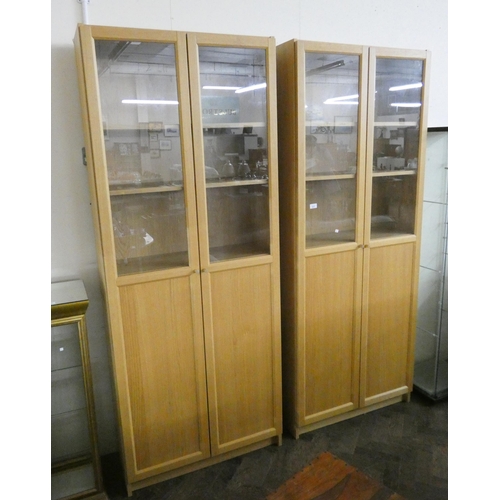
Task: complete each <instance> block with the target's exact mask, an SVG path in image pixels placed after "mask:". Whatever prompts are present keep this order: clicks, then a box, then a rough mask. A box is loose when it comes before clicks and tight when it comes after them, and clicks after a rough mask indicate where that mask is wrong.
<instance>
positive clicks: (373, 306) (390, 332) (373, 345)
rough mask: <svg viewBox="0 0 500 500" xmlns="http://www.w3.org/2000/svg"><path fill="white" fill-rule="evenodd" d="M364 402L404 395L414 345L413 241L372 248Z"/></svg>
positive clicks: (363, 374) (364, 353)
mask: <svg viewBox="0 0 500 500" xmlns="http://www.w3.org/2000/svg"><path fill="white" fill-rule="evenodd" d="M368 252H369V257H368V258H369V285H368V307H367V318H366V330H365V332H364V334H365V337H364V339H363V340H364V350H363V351H362V355H363V360H362V364H363V371H362V389H361V405H362V406H366V405H369V404H373V403H377V402H379V401H383V400H384V399H389V398H391V397H396V396H400V395H402V394H406V393H408V392H409V391H410V390H411V387H410V386H409V372H410V369H411V366H410V363H409V361H410V359H411V346H412V335H413V332H412V329H413V326H412V325H413V320H412V309H413V308H412V301H413V300H414V297H413V279H414V253H415V243H404V244H399V245H389V246H383V247H382V246H381V247H376V248H370V249H369V250H368Z"/></svg>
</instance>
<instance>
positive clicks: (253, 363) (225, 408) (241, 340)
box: [204, 264, 282, 455]
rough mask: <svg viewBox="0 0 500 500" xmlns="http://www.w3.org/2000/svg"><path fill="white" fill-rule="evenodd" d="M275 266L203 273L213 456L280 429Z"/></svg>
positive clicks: (274, 434) (279, 365)
mask: <svg viewBox="0 0 500 500" xmlns="http://www.w3.org/2000/svg"><path fill="white" fill-rule="evenodd" d="M272 267H273V266H272V265H269V264H265V265H256V266H250V267H242V268H239V269H229V270H225V271H218V272H215V271H214V272H211V273H210V274H208V273H207V274H206V275H205V276H204V278H206V279H207V282H206V283H205V284H207V286H209V288H210V308H209V311H210V312H211V314H209V313H207V312H206V313H205V324H206V325H207V326H206V338H207V372H208V388H209V407H210V428H211V444H212V454H213V455H217V454H220V453H223V452H227V451H230V450H233V449H236V448H239V447H241V446H245V445H249V444H252V443H254V442H257V441H260V440H263V439H267V438H270V437H274V436H278V435H280V434H281V432H282V429H281V426H282V424H281V363H280V360H281V356H280V350H281V342H280V325H279V312H278V310H277V308H276V305H279V302H278V301H279V299H278V301H277V300H276V299H275V298H276V295H275V294H276V289H275V287H274V285H273V279H272ZM204 304H205V305H208V304H207V302H205V297H204ZM205 309H206V308H205Z"/></svg>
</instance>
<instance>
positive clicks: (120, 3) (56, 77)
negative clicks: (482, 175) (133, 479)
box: [51, 0, 448, 454]
mask: <svg viewBox="0 0 500 500" xmlns="http://www.w3.org/2000/svg"><path fill="white" fill-rule="evenodd" d="M447 8H448V7H447V2H446V0H405V1H401V0H379V1H374V0H354V1H347V0H345V1H339V0H247V1H246V2H235V1H234V0H218V1H216V2H214V1H207V0H90V3H89V4H88V21H89V24H99V25H110V26H129V27H136V28H156V29H166V30H184V31H202V32H211V33H228V34H233V33H234V34H243V35H260V36H274V37H275V38H276V42H277V43H278V44H279V43H282V42H285V41H287V40H289V39H291V38H298V39H304V40H316V41H326V42H341V43H353V44H364V45H377V46H385V47H400V48H415V49H428V50H430V51H431V52H432V63H431V91H430V108H429V123H428V125H429V126H432V127H437V126H447V125H448V107H447V103H448V72H447V61H448V11H447ZM51 15H52V26H51V31H52V82H51V85H52V90H51V92H52V174H51V179H52V193H51V196H52V210H51V211H52V228H51V232H52V281H60V280H63V279H68V278H81V279H83V281H84V283H85V286H86V288H87V292H88V295H89V299H90V307H89V310H88V314H87V321H88V328H89V336H90V351H91V359H92V370H93V377H94V386H95V394H96V407H97V420H98V433H99V445H100V448H101V453H103V454H106V453H110V452H113V451H116V450H117V449H118V439H117V435H116V417H115V411H114V399H113V389H112V382H111V370H110V365H109V362H108V340H107V331H106V320H105V314H104V310H103V298H102V295H101V292H100V286H99V280H98V272H97V260H96V251H95V240H94V234H93V224H92V217H91V209H90V197H89V192H88V184H87V172H86V170H85V167H84V166H83V165H82V160H81V148H82V147H83V132H82V125H81V118H80V104H79V96H78V84H77V77H76V68H75V62H74V55H73V36H74V33H75V29H76V25H77V23H80V22H82V21H83V17H82V7H81V4H80V3H79V2H78V0H52V14H51Z"/></svg>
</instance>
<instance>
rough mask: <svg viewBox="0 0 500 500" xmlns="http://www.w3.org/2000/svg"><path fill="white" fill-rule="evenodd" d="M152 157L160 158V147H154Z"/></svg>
mask: <svg viewBox="0 0 500 500" xmlns="http://www.w3.org/2000/svg"><path fill="white" fill-rule="evenodd" d="M149 155H150V157H151V158H159V157H160V150H159V149H152V150H151V151H150V153H149Z"/></svg>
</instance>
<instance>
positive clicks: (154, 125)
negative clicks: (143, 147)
mask: <svg viewBox="0 0 500 500" xmlns="http://www.w3.org/2000/svg"><path fill="white" fill-rule="evenodd" d="M148 129H149V131H150V132H161V131H162V129H163V123H162V122H149V125H148Z"/></svg>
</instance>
